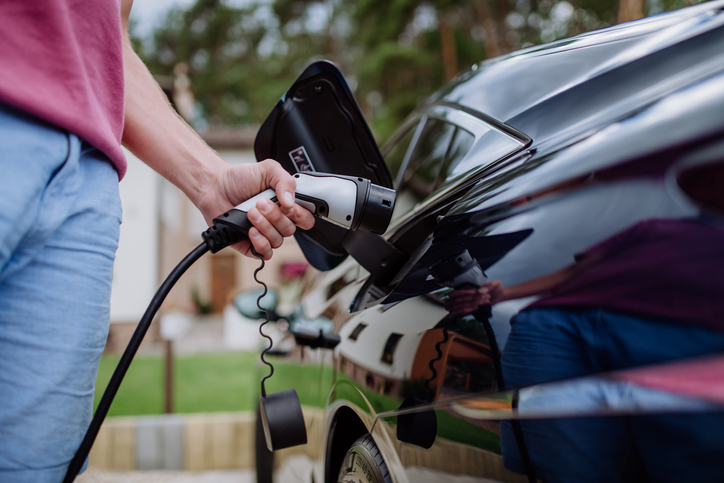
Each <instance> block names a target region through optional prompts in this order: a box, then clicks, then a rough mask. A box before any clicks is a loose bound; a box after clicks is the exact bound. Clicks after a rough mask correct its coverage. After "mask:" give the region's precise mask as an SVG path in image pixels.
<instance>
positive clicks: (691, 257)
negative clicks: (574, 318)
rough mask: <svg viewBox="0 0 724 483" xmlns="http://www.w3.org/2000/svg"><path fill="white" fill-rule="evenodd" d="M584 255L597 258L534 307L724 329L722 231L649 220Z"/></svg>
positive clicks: (697, 224) (681, 221) (691, 223)
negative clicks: (628, 315) (601, 312)
mask: <svg viewBox="0 0 724 483" xmlns="http://www.w3.org/2000/svg"><path fill="white" fill-rule="evenodd" d="M585 257H596V258H599V260H598V261H596V262H594V263H592V264H591V265H590V266H589V267H587V268H586V269H584V270H583V271H582V272H581V273H580V274H578V275H577V276H576V277H574V278H573V279H571V280H569V281H568V282H566V283H564V284H562V285H561V286H559V287H557V288H556V289H555V290H554V291H552V292H551V294H550V295H548V296H546V297H544V298H542V299H540V300H538V301H536V302H534V303H533V304H531V306H530V307H552V306H556V307H561V306H564V307H581V308H583V307H585V308H594V307H595V308H602V309H609V310H616V311H622V312H627V313H631V314H637V315H641V316H645V317H652V318H660V319H665V320H670V321H676V322H684V323H688V324H692V325H697V326H703V327H709V328H712V329H717V330H722V331H724V228H722V227H720V226H717V225H715V224H710V223H708V222H704V221H701V220H695V219H651V220H646V221H642V222H640V223H637V224H636V225H634V226H633V227H631V228H629V229H627V230H624V231H623V232H620V233H618V234H616V235H615V236H613V237H611V238H609V239H607V240H605V241H603V242H601V243H599V244H597V245H595V246H593V247H592V248H589V249H588V250H586V251H585V252H584V253H583V254H581V257H580V258H585Z"/></svg>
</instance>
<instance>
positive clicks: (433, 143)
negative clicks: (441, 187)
mask: <svg viewBox="0 0 724 483" xmlns="http://www.w3.org/2000/svg"><path fill="white" fill-rule="evenodd" d="M454 133H455V126H453V125H452V124H449V123H447V122H443V121H439V120H437V119H428V121H427V123H426V124H425V127H424V129H423V131H422V134H421V135H420V138H419V141H418V142H417V144H416V145H415V147H414V148H413V152H412V155H411V156H410V160H409V161H408V163H407V166H406V167H405V172H404V175H403V177H402V181H401V183H400V186H399V187H398V188H397V199H396V201H395V210H394V213H393V216H392V218H393V220H394V219H396V218H398V217H399V216H400V215H403V214H405V213H407V212H408V211H410V210H411V209H412V208H413V207H414V206H415V205H416V204H417V203H419V202H420V201H422V200H423V199H425V198H427V197H428V196H429V195H430V194H431V193H432V192H433V191H434V189H435V187H436V184H437V179H438V175H439V173H440V167H441V166H442V164H443V162H444V161H445V154H446V153H447V151H448V146H449V145H450V141H451V140H452V137H453V134H454Z"/></svg>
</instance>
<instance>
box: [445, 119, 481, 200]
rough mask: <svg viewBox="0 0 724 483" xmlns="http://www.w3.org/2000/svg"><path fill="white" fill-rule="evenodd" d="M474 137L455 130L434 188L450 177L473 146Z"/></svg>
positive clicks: (461, 130) (464, 131) (465, 132)
mask: <svg viewBox="0 0 724 483" xmlns="http://www.w3.org/2000/svg"><path fill="white" fill-rule="evenodd" d="M474 141H475V137H474V136H473V135H472V134H470V133H469V132H467V131H466V130H464V129H461V128H457V129H455V134H454V135H453V139H452V142H451V143H450V147H449V149H448V152H447V156H446V157H445V163H444V164H443V166H442V168H441V170H440V175H439V176H438V179H437V184H436V187H439V186H440V185H442V184H444V183H445V182H446V181H447V180H448V179H449V178H450V177H451V174H452V172H453V171H454V170H455V167H456V166H457V165H458V164H459V163H460V161H462V160H463V158H464V157H465V155H466V154H468V151H470V148H471V147H472V146H473V142H474Z"/></svg>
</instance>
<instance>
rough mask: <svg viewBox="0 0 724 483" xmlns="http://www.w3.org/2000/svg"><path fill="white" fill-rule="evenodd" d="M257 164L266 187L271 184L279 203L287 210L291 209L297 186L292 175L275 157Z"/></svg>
mask: <svg viewBox="0 0 724 483" xmlns="http://www.w3.org/2000/svg"><path fill="white" fill-rule="evenodd" d="M257 166H258V168H259V172H260V175H261V181H262V184H263V185H264V187H266V186H270V187H272V188H274V191H275V192H276V194H277V199H278V200H279V205H280V206H281V207H282V208H284V209H286V210H291V209H292V207H293V206H294V191H295V190H296V187H297V183H296V181H295V180H294V178H293V177H292V175H291V174H289V173H288V172H287V171H286V170H285V169H284V168H282V165H281V164H279V163H278V162H276V161H274V160H273V159H265V160H264V161H262V162H260V163H258V164H257Z"/></svg>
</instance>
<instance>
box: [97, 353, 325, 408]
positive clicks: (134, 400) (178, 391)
mask: <svg viewBox="0 0 724 483" xmlns="http://www.w3.org/2000/svg"><path fill="white" fill-rule="evenodd" d="M269 359H271V360H272V362H273V363H274V365H275V368H276V369H277V370H275V372H274V376H272V378H271V379H269V380H268V381H267V383H266V390H267V393H272V392H276V391H281V390H283V389H288V388H290V387H294V388H296V390H297V393H298V394H299V399H300V401H301V403H302V404H304V405H307V406H318V407H321V406H323V405H324V401H325V399H326V397H327V395H326V392H325V393H324V394H320V390H319V388H320V382H324V387H329V385H330V382H331V378H332V370H331V368H329V367H320V366H318V365H311V364H299V363H295V364H292V363H288V362H284V361H281V360H279V359H274V358H269ZM119 360H120V356H104V357H103V358H102V359H101V364H100V367H99V369H98V378H97V382H96V397H95V403H96V405H97V404H98V401H100V398H101V396H102V394H103V391H104V390H105V388H106V385H107V384H108V381H109V380H110V378H111V375H112V374H113V371H114V370H115V368H116V365H117V364H118V361H119ZM163 371H164V360H163V357H161V356H137V357H136V358H135V359H134V360H133V363H132V364H131V367H130V368H129V370H128V372H127V373H126V377H125V378H124V379H123V383H122V384H121V388H120V390H119V391H118V394H117V395H116V397H115V399H114V401H113V405H112V406H111V409H110V411H109V413H108V415H109V416H131V415H142V414H161V413H162V412H163V391H164V380H163V377H164V376H163ZM266 374H267V367H266V366H261V365H260V361H259V355H258V354H254V353H221V354H204V355H192V356H177V357H176V358H175V360H174V412H176V413H199V412H221V411H251V410H254V409H255V408H256V401H257V399H258V397H259V394H260V385H259V381H260V380H261V378H262V377H263V376H264V375H266ZM320 378H324V379H323V381H322V380H321V379H320ZM322 392H324V391H322Z"/></svg>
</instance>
